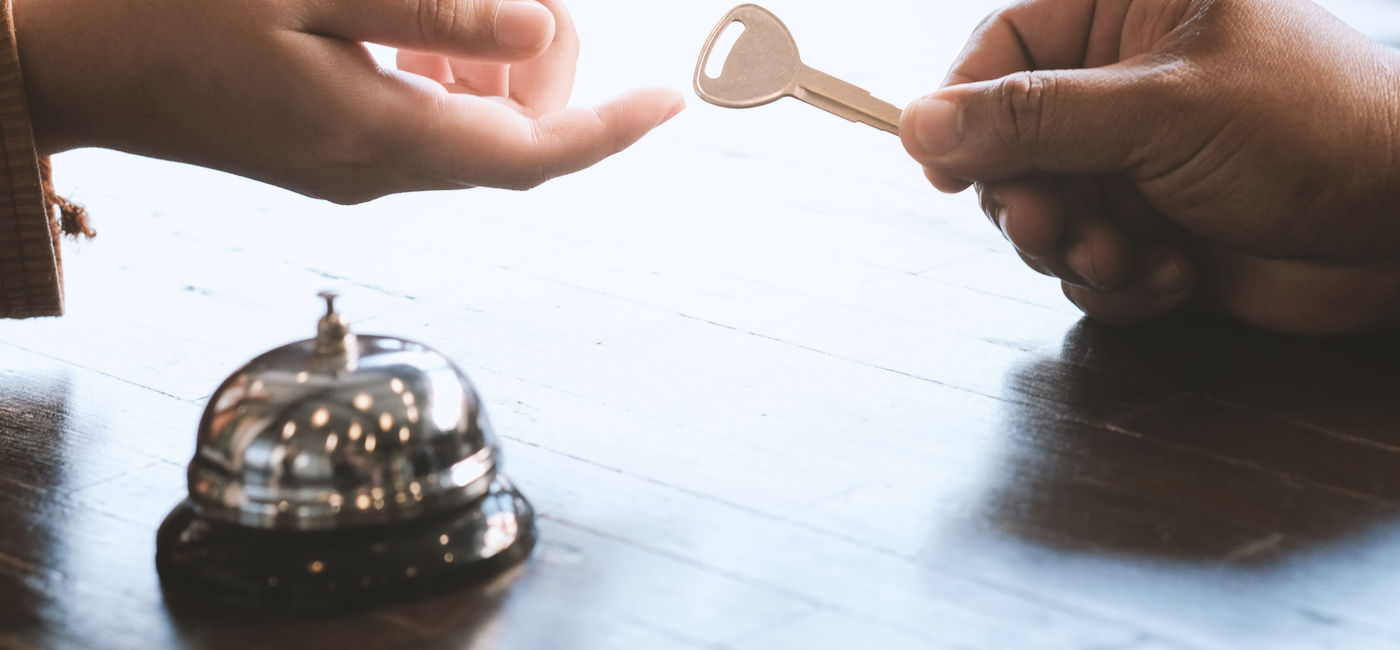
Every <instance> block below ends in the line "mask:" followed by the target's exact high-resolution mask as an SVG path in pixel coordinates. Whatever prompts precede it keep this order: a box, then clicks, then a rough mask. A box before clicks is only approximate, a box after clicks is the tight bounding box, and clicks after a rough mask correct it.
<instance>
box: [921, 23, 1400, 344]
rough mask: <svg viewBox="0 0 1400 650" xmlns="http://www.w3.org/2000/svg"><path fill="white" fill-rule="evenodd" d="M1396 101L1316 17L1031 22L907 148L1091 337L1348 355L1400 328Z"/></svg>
mask: <svg viewBox="0 0 1400 650" xmlns="http://www.w3.org/2000/svg"><path fill="white" fill-rule="evenodd" d="M1397 88H1400V54H1397V53H1396V52H1394V51H1392V50H1387V49H1386V48H1384V47H1381V46H1380V45H1378V44H1376V43H1373V42H1371V41H1370V40H1368V39H1366V38H1365V37H1364V36H1362V35H1361V34H1359V33H1357V32H1355V31H1354V30H1352V29H1350V28H1349V27H1347V26H1346V25H1344V24H1342V23H1341V22H1340V21H1338V20H1337V19H1336V18H1334V17H1332V16H1331V15H1329V14H1328V13H1327V12H1325V11H1323V10H1321V9H1319V8H1318V7H1317V6H1315V5H1313V4H1312V3H1310V2H1307V0H1210V1H1206V0H1174V1H1169V2H1159V1H1156V0H1152V1H1148V0H1030V1H1028V2H1022V3H1020V4H1018V5H1016V6H1014V7H1012V8H1009V9H1007V10H1004V11H1002V12H999V13H997V14H995V15H993V16H992V17H990V18H989V19H988V20H987V21H986V22H984V23H983V25H982V26H981V27H980V28H979V29H978V30H977V32H976V34H975V35H974V36H973V37H972V39H971V41H970V43H969V44H968V45H967V48H966V49H965V50H964V51H963V54H962V55H961V57H960V59H959V60H958V62H957V63H956V64H955V65H954V67H953V69H952V71H951V73H950V74H949V76H948V79H947V81H946V82H945V86H944V88H943V89H941V90H939V91H938V92H936V93H934V94H932V95H930V96H928V97H926V98H924V99H922V100H920V101H916V102H915V103H913V104H912V105H911V106H910V107H909V109H908V110H907V111H905V114H904V117H903V121H902V123H901V125H900V127H901V128H900V131H901V134H902V137H903V140H904V144H905V147H906V148H907V149H908V151H909V153H910V154H911V155H912V156H914V158H915V159H917V160H918V161H919V162H920V163H922V164H923V166H924V167H925V173H926V176H927V177H928V179H929V180H930V181H931V182H932V183H933V184H934V186H936V187H937V188H939V189H941V190H943V191H947V192H958V191H961V190H963V189H966V188H967V187H968V186H969V185H973V184H975V185H976V186H977V190H978V193H979V194H980V197H981V200H982V207H983V209H984V211H985V212H986V213H987V215H988V217H989V218H991V219H992V220H993V222H994V223H995V224H996V225H997V226H998V227H1000V229H1001V230H1002V232H1003V233H1004V234H1005V235H1006V237H1007V239H1009V240H1010V241H1011V243H1012V244H1013V245H1014V246H1015V247H1016V250H1017V251H1018V252H1019V253H1020V255H1021V257H1022V258H1023V259H1024V260H1025V261H1026V263H1027V264H1028V265H1030V266H1031V267H1032V268H1034V269H1036V270H1038V271H1040V272H1042V273H1046V274H1048V275H1053V276H1056V277H1058V278H1060V279H1061V280H1062V282H1063V285H1064V289H1065V293H1066V295H1067V296H1068V297H1069V298H1070V300H1071V301H1073V302H1074V303H1075V304H1077V305H1078V306H1079V307H1080V308H1081V309H1083V310H1084V311H1085V312H1086V313H1088V314H1089V315H1091V316H1094V317H1097V318H1100V319H1102V320H1106V321H1109V322H1116V323H1130V322H1135V321H1140V320H1143V319H1146V318H1150V317H1153V316H1156V315H1159V314H1162V313H1164V312H1167V311H1170V310H1173V309H1176V308H1178V307H1181V306H1183V305H1187V304H1193V305H1202V306H1205V307H1208V308H1214V309H1219V310H1223V311H1225V312H1227V313H1229V314H1232V315H1234V316H1236V317H1238V318H1240V319H1242V320H1245V321H1247V322H1250V323H1254V324H1256V325H1259V326H1262V327H1265V328H1270V329H1276V330H1282V331H1288V332H1298V333H1311V334H1327V333H1339V332H1348V331H1355V330H1363V329H1372V328H1377V327H1383V326H1387V325H1393V324H1395V323H1397V322H1400V93H1397V90H1396V89H1397Z"/></svg>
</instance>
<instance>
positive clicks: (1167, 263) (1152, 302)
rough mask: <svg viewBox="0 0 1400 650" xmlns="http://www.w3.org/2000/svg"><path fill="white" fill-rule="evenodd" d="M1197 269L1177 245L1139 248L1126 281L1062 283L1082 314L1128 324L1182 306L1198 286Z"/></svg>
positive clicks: (1110, 321) (1112, 322)
mask: <svg viewBox="0 0 1400 650" xmlns="http://www.w3.org/2000/svg"><path fill="white" fill-rule="evenodd" d="M1198 278H1199V276H1198V273H1197V270H1196V268H1195V266H1194V265H1193V264H1192V262H1191V260H1190V258H1188V257H1187V256H1186V254H1185V253H1183V252H1182V251H1181V250H1180V249H1177V248H1173V247H1154V248H1147V249H1143V250H1141V251H1139V254H1138V256H1137V259H1136V260H1135V261H1134V263H1133V267H1132V274H1131V276H1130V278H1129V280H1128V282H1126V283H1125V284H1123V285H1121V286H1119V287H1117V288H1115V289H1110V290H1097V289H1092V288H1089V287H1084V286H1079V285H1075V284H1071V283H1069V282H1065V283H1063V288H1064V292H1065V297H1067V298H1069V300H1070V302H1072V303H1074V304H1075V306H1077V307H1079V309H1080V310H1082V311H1083V312H1084V313H1085V314H1087V315H1089V316H1091V317H1093V318H1095V319H1097V320H1101V321H1103V322H1106V323H1110V324H1115V325H1131V324H1133V323H1138V322H1141V321H1144V320H1148V319H1150V318H1154V317H1157V316H1160V315H1162V314H1165V313H1167V312H1169V311H1172V310H1174V309H1176V308H1178V307H1181V306H1182V305H1183V304H1185V303H1186V301H1187V300H1188V299H1190V298H1191V296H1192V294H1193V293H1194V290H1195V288H1196V286H1197V281H1198Z"/></svg>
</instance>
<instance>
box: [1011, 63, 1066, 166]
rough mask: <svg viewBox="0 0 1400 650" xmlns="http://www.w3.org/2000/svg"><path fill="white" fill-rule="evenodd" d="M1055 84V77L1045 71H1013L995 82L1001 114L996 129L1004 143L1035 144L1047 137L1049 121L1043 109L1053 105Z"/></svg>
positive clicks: (1045, 110)
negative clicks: (1001, 117)
mask: <svg viewBox="0 0 1400 650" xmlns="http://www.w3.org/2000/svg"><path fill="white" fill-rule="evenodd" d="M1058 84H1059V82H1058V77H1057V76H1056V75H1055V74H1054V73H1053V72H1046V71H1040V72H1020V73H1016V74H1013V75H1009V76H1007V77H1005V78H1003V79H1002V80H1001V81H1000V82H999V83H998V84H997V86H996V96H997V99H998V102H999V104H1000V108H1001V113H1002V116H1003V119H1002V120H1000V121H999V122H998V128H999V131H1000V136H1001V137H1002V139H1003V140H1004V141H1005V142H1006V143H1007V144H1012V145H1021V146H1030V147H1034V146H1036V145H1038V144H1039V143H1040V142H1041V141H1042V140H1043V139H1044V138H1045V137H1046V135H1047V134H1046V133H1045V128H1046V125H1047V124H1050V123H1052V122H1051V120H1050V119H1049V116H1047V115H1046V112H1047V111H1049V110H1051V107H1052V106H1053V105H1054V96H1055V94H1056V92H1057V88H1058Z"/></svg>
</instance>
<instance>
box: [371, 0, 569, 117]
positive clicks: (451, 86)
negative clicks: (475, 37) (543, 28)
mask: <svg viewBox="0 0 1400 650" xmlns="http://www.w3.org/2000/svg"><path fill="white" fill-rule="evenodd" d="M540 4H541V5H542V6H544V7H545V8H546V9H548V10H549V11H550V12H551V14H552V15H553V16H554V23H555V26H556V27H555V30H554V36H553V40H552V41H551V42H550V44H549V46H548V47H547V48H546V49H545V50H544V52H542V53H540V54H539V55H538V56H535V57H534V58H531V59H529V60H525V61H517V62H514V63H502V62H500V61H493V60H490V59H481V58H466V57H450V58H449V57H445V56H442V55H439V54H431V53H424V52H414V51H411V50H400V54H399V58H398V61H399V69H400V70H404V71H406V72H413V73H416V74H420V75H423V76H426V77H428V78H430V79H433V80H435V81H438V82H439V83H441V84H442V85H443V86H444V87H445V88H446V89H447V90H448V91H449V92H454V93H466V94H472V95H481V96H489V97H507V98H509V99H511V100H513V101H514V102H515V103H516V104H517V105H518V106H519V107H521V108H522V109H523V110H525V111H526V112H528V113H529V114H531V115H542V114H544V113H549V112H552V111H556V110H559V109H561V108H564V107H565V106H567V105H568V103H569V95H570V94H571V93H572V92H573V86H574V74H575V70H576V67H577V63H578V50H579V40H578V34H577V32H576V31H575V28H574V23H573V19H572V18H570V16H569V12H568V10H567V9H566V8H565V7H564V5H563V3H562V2H560V0H540Z"/></svg>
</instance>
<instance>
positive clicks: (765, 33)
mask: <svg viewBox="0 0 1400 650" xmlns="http://www.w3.org/2000/svg"><path fill="white" fill-rule="evenodd" d="M734 23H739V24H741V25H743V28H744V31H743V33H742V34H740V35H739V38H738V40H736V41H735V42H734V47H733V48H731V49H730V50H729V55H728V57H727V58H726V59H725V60H724V67H723V68H722V70H721V72H720V75H719V77H711V76H709V75H707V74H705V68H706V67H708V66H709V61H710V56H711V54H713V51H714V48H715V43H716V42H717V41H718V40H719V38H720V36H721V35H722V34H724V32H725V30H726V29H728V28H729V26H730V25H732V24H734ZM801 68H802V61H801V59H800V58H799V57H798V53H797V43H796V42H795V41H794V40H793V39H792V34H791V33H789V32H788V29H787V26H786V25H783V21H781V20H779V19H778V17H777V16H775V15H773V13H772V12H770V11H768V10H767V9H764V8H763V7H760V6H758V5H753V4H744V5H739V6H737V7H735V8H733V9H731V10H729V13H728V14H725V16H724V18H722V19H720V21H719V23H718V24H716V25H715V28H714V29H713V30H712V31H711V32H710V36H709V38H708V39H706V41H705V48H704V49H703V50H701V52H700V60H699V61H698V62H697V63H696V65H695V94H696V95H699V96H700V98H701V99H703V100H705V101H707V102H709V103H711V104H715V105H717V106H723V107H726V108H752V107H754V106H762V105H764V104H768V103H770V102H773V101H776V100H777V99H778V98H780V97H783V96H786V95H790V94H792V93H793V92H794V91H795V90H796V89H797V73H798V71H799V70H800V69H801Z"/></svg>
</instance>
